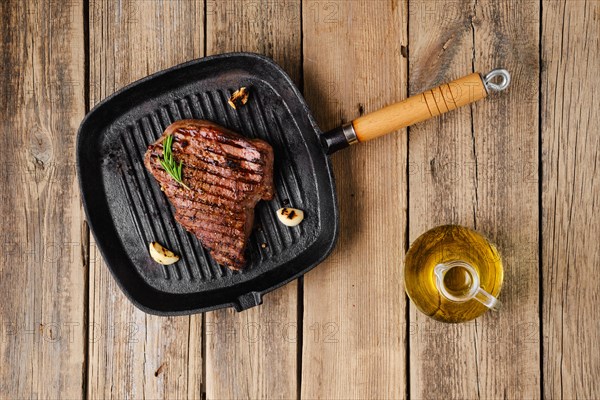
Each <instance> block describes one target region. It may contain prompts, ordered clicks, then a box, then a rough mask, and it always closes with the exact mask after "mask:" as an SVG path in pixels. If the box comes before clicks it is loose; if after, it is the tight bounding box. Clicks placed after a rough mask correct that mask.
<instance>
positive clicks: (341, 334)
mask: <svg viewBox="0 0 600 400" xmlns="http://www.w3.org/2000/svg"><path fill="white" fill-rule="evenodd" d="M302 10H303V19H302V20H303V43H304V46H303V48H304V90H305V95H306V99H307V101H308V104H309V106H310V108H311V109H312V110H313V112H314V116H315V118H316V120H317V121H318V122H319V125H320V127H321V128H322V129H323V130H327V129H332V128H335V127H337V126H339V125H340V124H341V123H344V122H349V121H351V120H352V119H354V118H356V117H358V116H359V115H360V114H362V113H364V112H369V111H374V110H377V109H379V108H381V107H382V106H385V105H387V104H390V103H393V102H396V101H399V100H401V99H403V98H404V97H405V95H406V59H405V57H403V55H402V54H403V53H404V50H403V48H402V46H403V45H406V44H407V40H408V39H407V32H406V29H407V15H408V13H407V8H406V2H403V1H385V2H384V1H370V2H362V1H327V2H325V1H305V2H304V3H303V6H302ZM406 160H407V151H406V132H405V131H401V132H399V133H395V134H392V135H388V136H385V137H383V138H380V139H377V140H375V141H373V142H369V143H365V144H360V145H356V146H354V147H352V148H350V149H347V150H344V151H343V152H341V153H340V154H336V155H334V156H333V165H334V172H335V176H336V182H337V193H338V196H339V197H338V199H339V208H340V217H341V230H340V237H339V241H338V243H337V248H336V250H335V251H334V252H333V254H332V255H331V256H330V257H329V259H328V260H327V261H325V262H324V263H323V264H321V265H320V266H319V267H317V268H315V269H314V270H313V271H311V272H310V273H308V274H307V275H306V276H305V278H304V320H303V327H304V329H303V331H304V335H303V352H302V397H303V398H308V399H314V398H336V399H350V398H376V399H383V398H393V399H399V398H403V397H405V395H406V379H405V375H406V372H405V363H406V361H405V339H406V338H405V336H404V332H405V329H406V325H405V321H406V320H405V309H406V303H405V295H404V283H403V273H402V271H403V270H402V266H403V258H404V246H405V229H406V222H407V221H406V187H407V180H406Z"/></svg>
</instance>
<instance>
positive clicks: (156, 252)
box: [149, 242, 179, 265]
mask: <svg viewBox="0 0 600 400" xmlns="http://www.w3.org/2000/svg"><path fill="white" fill-rule="evenodd" d="M149 248H150V256H151V257H152V258H153V259H154V261H156V262H157V263H159V264H163V265H170V264H173V263H176V262H177V261H179V256H178V255H176V254H175V253H173V252H172V251H171V250H169V249H166V248H164V247H163V246H161V245H160V243H158V242H150V246H149Z"/></svg>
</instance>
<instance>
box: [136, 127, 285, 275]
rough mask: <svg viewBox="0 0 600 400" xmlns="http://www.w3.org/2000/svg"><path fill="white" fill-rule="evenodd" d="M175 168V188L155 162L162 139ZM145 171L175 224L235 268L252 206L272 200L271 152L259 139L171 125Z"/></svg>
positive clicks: (241, 255) (152, 150)
mask: <svg viewBox="0 0 600 400" xmlns="http://www.w3.org/2000/svg"><path fill="white" fill-rule="evenodd" d="M168 135H172V136H173V144H172V146H171V148H172V153H173V157H174V159H175V160H176V162H177V164H179V162H180V161H181V162H182V163H183V168H182V179H183V182H184V184H185V185H186V186H188V187H189V189H187V188H185V187H184V186H183V185H181V184H179V183H177V182H176V181H175V180H174V179H173V177H171V175H169V174H168V173H167V172H166V171H165V169H164V168H163V167H162V165H161V163H160V158H162V157H163V140H164V139H165V138H166V137H167V136H168ZM144 164H145V165H146V168H148V170H149V171H150V172H151V173H152V175H154V177H155V178H156V180H157V181H158V182H159V183H160V185H161V188H162V190H163V192H164V193H165V194H166V195H167V197H168V198H169V201H170V202H171V204H172V205H173V206H174V207H175V219H176V220H177V222H179V223H180V224H181V225H183V227H184V228H185V229H187V230H188V231H189V232H191V233H193V234H194V235H195V236H196V237H197V238H198V239H199V240H200V242H201V243H202V245H203V246H204V247H205V248H207V249H208V250H209V251H210V254H211V256H212V257H213V259H214V260H215V261H216V262H218V263H219V264H221V265H224V266H227V267H230V268H232V269H240V268H242V267H243V266H244V265H245V264H246V258H245V255H244V251H245V249H246V243H247V241H248V237H249V236H250V233H251V231H252V223H253V221H254V207H255V206H256V203H258V202H259V201H260V200H271V199H272V198H273V149H272V148H271V146H270V145H269V144H268V143H266V142H265V141H263V140H260V139H247V138H244V137H242V136H240V135H238V134H237V133H235V132H232V131H230V130H228V129H226V128H223V127H222V126H219V125H217V124H215V123H212V122H210V121H204V120H192V119H188V120H183V121H177V122H175V123H173V124H171V125H170V126H169V127H168V128H167V129H166V130H165V132H164V133H163V135H162V136H161V137H160V138H159V139H158V140H157V141H156V142H154V143H152V144H151V145H150V146H148V151H147V152H146V156H145V159H144Z"/></svg>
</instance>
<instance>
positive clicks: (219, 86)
mask: <svg viewBox="0 0 600 400" xmlns="http://www.w3.org/2000/svg"><path fill="white" fill-rule="evenodd" d="M242 86H245V87H247V88H248V89H249V91H250V97H249V100H248V102H247V104H246V105H244V106H241V107H238V108H237V109H233V108H232V107H230V106H229V105H228V104H227V100H228V98H229V96H230V95H231V94H232V93H233V92H234V91H235V90H237V89H239V88H240V87H242ZM190 118H193V119H207V120H210V121H214V122H216V123H218V124H220V125H223V126H225V127H227V128H230V129H232V130H234V131H236V132H238V133H240V134H242V135H244V136H246V137H249V138H261V139H263V140H265V141H267V142H268V143H270V144H271V146H273V150H274V153H275V165H274V179H275V188H276V193H275V198H274V199H273V200H272V201H268V202H265V201H262V202H260V203H259V204H258V205H257V208H256V210H255V211H256V214H255V222H254V230H253V233H252V235H251V237H250V241H249V244H248V260H249V261H248V265H247V266H246V268H245V269H244V270H242V271H231V270H229V269H228V268H225V267H221V266H220V265H218V264H216V263H215V262H214V261H213V260H212V259H211V257H210V256H209V254H208V251H206V250H205V249H204V248H203V247H202V246H201V244H200V243H199V241H198V240H197V239H196V237H194V235H192V234H191V233H189V232H187V231H185V229H184V228H183V227H182V226H181V225H179V224H178V223H177V222H176V221H175V219H174V216H173V215H174V209H173V208H172V206H171V205H170V204H169V202H168V200H167V198H166V196H164V194H163V193H162V192H161V190H160V186H159V184H158V183H157V182H156V181H155V179H154V177H153V176H152V175H151V174H150V173H149V172H148V171H147V170H146V169H145V167H144V165H143V155H144V153H145V151H146V148H147V146H148V145H149V144H150V143H152V142H153V141H155V140H156V139H157V138H158V137H159V136H160V135H162V133H163V131H164V130H165V128H166V127H167V126H168V125H170V124H171V123H172V122H175V121H177V120H181V119H190ZM77 163H78V172H79V180H80V186H81V192H82V199H83V203H84V208H85V211H86V214H87V219H88V224H89V225H90V228H91V230H92V232H93V233H94V236H95V239H96V243H97V246H98V247H99V249H100V251H101V252H102V254H103V256H104V259H105V261H106V264H107V266H108V267H109V268H110V270H111V272H112V273H113V276H114V277H115V279H116V280H117V282H118V283H119V285H120V287H121V288H122V289H123V291H124V292H125V294H126V295H127V296H128V297H129V298H130V299H131V300H132V301H133V302H134V303H135V304H136V305H137V306H138V307H139V308H141V309H143V310H144V311H146V312H150V313H154V314H162V315H173V314H189V313H195V312H202V311H208V310H212V309H216V308H222V307H227V306H234V307H236V308H237V309H238V310H241V309H245V308H248V307H251V306H254V305H257V304H260V302H261V298H262V295H263V294H264V293H266V292H269V291H271V290H273V289H275V288H277V287H279V286H281V285H283V284H284V283H286V282H289V281H290V280H292V279H295V278H297V277H298V276H300V275H302V274H304V273H305V272H307V271H308V270H310V269H311V268H312V267H314V266H315V265H317V264H318V263H319V262H321V261H322V260H323V259H324V258H325V257H326V256H327V255H328V254H329V253H330V252H331V250H332V248H333V246H334V243H335V240H336V237H337V232H338V213H337V205H336V198H335V188H334V182H333V176H332V172H331V165H330V163H329V160H328V158H327V156H326V155H325V153H324V151H323V149H322V147H321V145H320V141H319V131H318V128H317V127H316V125H315V123H314V121H313V119H312V117H311V116H310V114H309V111H308V108H307V106H306V103H305V102H304V99H303V98H302V97H301V96H300V94H299V92H298V90H297V89H296V88H295V87H294V85H293V83H292V82H291V80H290V79H289V77H288V76H287V75H286V74H285V73H284V72H283V71H282V70H281V68H279V67H278V66H277V65H276V64H274V63H273V62H272V61H271V60H269V59H267V58H265V57H262V56H258V55H254V54H246V53H232V54H226V55H221V56H214V57H207V58H204V59H200V60H197V61H192V62H189V63H186V64H182V65H180V66H176V67H173V68H171V69H169V70H165V71H162V72H159V73H157V74H154V75H152V76H150V77H148V78H145V79H143V80H141V81H138V82H136V83H134V84H132V85H130V86H128V87H126V88H124V89H122V90H121V91H119V92H117V93H115V94H114V95H112V96H111V97H109V98H107V99H106V100H104V101H103V102H102V103H100V104H99V105H98V106H96V107H95V108H94V109H93V110H92V111H91V112H90V113H89V114H88V116H87V117H86V118H85V120H84V121H83V122H82V125H81V127H80V130H79V135H78V143H77ZM285 206H289V207H295V208H299V209H302V210H303V211H304V213H305V219H304V221H303V222H302V223H301V224H300V225H298V226H296V227H291V228H290V227H287V226H284V225H283V224H281V223H280V222H279V221H278V219H277V216H276V214H275V211H276V210H277V209H279V208H281V207H285ZM151 241H158V242H159V243H161V244H163V245H164V246H165V247H167V248H169V249H170V250H172V251H173V252H175V253H176V254H179V255H180V256H181V260H180V261H179V262H177V263H175V264H172V265H168V266H163V265H160V264H157V263H156V262H154V261H153V260H152V259H151V258H150V255H149V253H148V243H149V242H151Z"/></svg>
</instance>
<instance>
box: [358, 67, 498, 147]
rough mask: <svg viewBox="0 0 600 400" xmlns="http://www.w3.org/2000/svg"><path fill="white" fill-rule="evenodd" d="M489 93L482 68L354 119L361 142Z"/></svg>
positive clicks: (470, 101) (478, 98)
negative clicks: (480, 70) (482, 76)
mask: <svg viewBox="0 0 600 400" xmlns="http://www.w3.org/2000/svg"><path fill="white" fill-rule="evenodd" d="M486 96H487V90H486V88H485V85H484V83H483V79H482V78H481V75H480V74H479V73H478V72H475V73H472V74H471V75H467V76H465V77H463V78H460V79H457V80H455V81H452V82H450V83H446V84H443V85H441V86H438V87H436V88H434V89H431V90H428V91H426V92H423V93H421V94H418V95H415V96H412V97H409V98H408V99H406V100H403V101H401V102H399V103H395V104H392V105H389V106H387V107H384V108H382V109H380V110H377V111H374V112H372V113H369V114H366V115H363V116H362V117H359V118H357V119H355V120H354V121H352V125H353V126H354V131H355V132H356V137H357V139H358V141H359V142H366V141H367V140H371V139H375V138H376V137H379V136H383V135H385V134H387V133H390V132H393V131H395V130H398V129H401V128H404V127H406V126H409V125H412V124H415V123H417V122H421V121H424V120H426V119H429V118H433V117H435V116H438V115H440V114H443V113H445V112H448V111H451V110H454V109H456V108H458V107H461V106H464V105H467V104H470V103H473V102H475V101H477V100H480V99H483V98H484V97H486Z"/></svg>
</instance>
